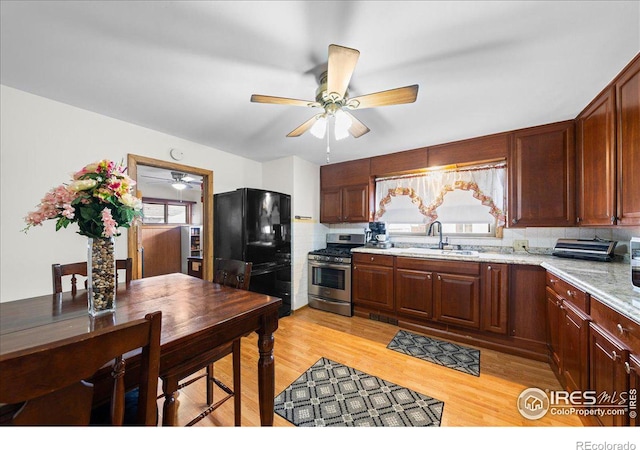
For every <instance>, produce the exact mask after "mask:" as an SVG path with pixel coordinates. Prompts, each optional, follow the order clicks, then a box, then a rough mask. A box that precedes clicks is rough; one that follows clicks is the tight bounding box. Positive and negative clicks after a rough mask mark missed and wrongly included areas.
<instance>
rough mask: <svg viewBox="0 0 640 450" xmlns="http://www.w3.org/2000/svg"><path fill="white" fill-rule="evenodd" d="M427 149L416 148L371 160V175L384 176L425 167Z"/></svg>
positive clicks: (375, 157)
mask: <svg viewBox="0 0 640 450" xmlns="http://www.w3.org/2000/svg"><path fill="white" fill-rule="evenodd" d="M427 165H428V163H427V149H426V148H418V149H415V150H407V151H404V152H397V153H390V154H388V155H381V156H374V157H373V158H371V175H373V176H384V175H392V174H398V173H402V172H410V171H415V170H420V169H424V168H425V167H427Z"/></svg>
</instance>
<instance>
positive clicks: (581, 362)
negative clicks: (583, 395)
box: [560, 302, 589, 391]
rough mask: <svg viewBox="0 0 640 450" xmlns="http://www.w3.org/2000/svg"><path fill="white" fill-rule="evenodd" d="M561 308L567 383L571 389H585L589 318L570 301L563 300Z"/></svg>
mask: <svg viewBox="0 0 640 450" xmlns="http://www.w3.org/2000/svg"><path fill="white" fill-rule="evenodd" d="M560 308H561V309H562V312H563V314H561V316H560V319H561V321H562V324H561V325H562V326H561V334H562V337H561V338H560V342H561V345H562V373H563V375H564V379H565V384H566V386H567V389H568V390H570V391H584V390H586V389H587V386H588V383H587V381H588V378H587V375H588V367H587V362H588V358H589V345H588V344H589V318H588V317H587V316H586V315H585V314H584V313H582V312H581V311H580V310H579V309H578V308H576V307H575V306H573V305H572V304H571V303H570V302H563V303H562V305H561V306H560Z"/></svg>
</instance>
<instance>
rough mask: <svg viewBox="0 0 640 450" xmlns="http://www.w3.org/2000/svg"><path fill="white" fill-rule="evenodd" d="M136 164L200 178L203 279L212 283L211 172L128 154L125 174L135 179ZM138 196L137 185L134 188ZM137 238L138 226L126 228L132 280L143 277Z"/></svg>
mask: <svg viewBox="0 0 640 450" xmlns="http://www.w3.org/2000/svg"><path fill="white" fill-rule="evenodd" d="M138 165H143V166H149V167H155V168H159V169H166V170H175V171H179V172H187V173H191V174H193V175H199V176H201V177H202V231H203V238H202V245H203V254H202V277H203V279H205V280H208V281H212V280H213V171H211V170H206V169H202V168H199V167H192V166H185V165H184V164H177V163H172V162H169V161H163V160H160V159H153V158H148V157H146V156H140V155H134V154H131V153H129V154H128V155H127V166H128V169H127V170H128V173H129V176H130V177H131V178H133V179H134V180H136V182H137V180H138ZM134 192H135V194H136V195H137V193H138V189H137V186H134ZM139 238H140V225H136V226H133V227H131V228H129V230H128V233H127V253H128V256H129V257H130V258H131V259H132V261H133V273H132V278H133V279H138V278H141V277H142V270H141V267H142V259H141V258H140V254H139V249H138V241H139Z"/></svg>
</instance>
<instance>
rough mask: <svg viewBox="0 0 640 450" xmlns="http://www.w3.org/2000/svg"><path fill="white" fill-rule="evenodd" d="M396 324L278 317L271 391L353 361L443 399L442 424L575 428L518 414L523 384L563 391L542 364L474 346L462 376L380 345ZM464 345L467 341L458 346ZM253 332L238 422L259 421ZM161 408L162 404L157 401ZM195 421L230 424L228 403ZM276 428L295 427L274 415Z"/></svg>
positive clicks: (327, 316) (245, 349)
mask: <svg viewBox="0 0 640 450" xmlns="http://www.w3.org/2000/svg"><path fill="white" fill-rule="evenodd" d="M398 330H399V328H398V327H397V326H394V325H389V324H385V323H380V322H376V321H372V320H368V319H362V318H357V317H351V318H348V317H343V316H339V315H337V314H332V313H327V312H323V311H318V310H315V309H312V308H309V307H304V308H301V309H299V310H297V311H295V312H294V313H293V314H292V315H291V316H289V317H285V318H282V319H281V320H280V322H279V328H278V330H277V331H276V333H275V347H274V358H275V367H276V369H275V370H276V372H275V383H276V386H275V391H276V392H275V393H276V394H278V393H280V392H281V391H283V390H284V389H285V388H286V387H287V386H289V384H291V382H293V381H294V380H295V379H297V378H298V377H299V376H300V375H301V374H302V373H303V372H304V371H305V370H307V369H308V368H309V367H310V366H311V365H312V364H313V363H315V362H316V361H317V360H318V359H320V358H321V357H323V356H324V357H326V358H329V359H331V360H333V361H336V362H340V363H342V364H345V365H348V366H351V367H353V368H355V369H358V370H361V371H363V372H366V373H368V374H370V375H375V376H377V377H379V378H382V379H385V380H387V381H390V382H392V383H396V384H398V385H401V386H405V387H407V388H410V389H413V390H414V391H417V392H420V393H423V394H425V395H428V396H431V397H435V398H437V399H439V400H442V401H444V402H445V406H444V413H443V415H442V426H443V427H479V426H483V427H484V426H509V427H514V426H515V427H535V426H544V427H549V426H581V425H582V424H581V422H580V419H579V418H578V417H577V416H575V415H573V416H560V417H558V416H552V415H551V414H547V415H546V416H545V417H544V418H542V419H540V420H536V421H531V420H527V419H524V418H523V417H522V416H521V415H520V413H519V412H518V410H517V408H516V399H517V397H518V395H520V393H521V392H522V391H523V390H524V389H526V388H529V387H538V388H540V389H551V390H559V389H561V386H560V384H559V383H558V381H557V380H556V378H555V376H554V375H553V373H552V371H551V369H550V368H549V365H548V364H546V363H542V362H538V361H531V360H528V359H525V358H521V357H517V356H511V355H507V354H504V353H499V352H496V351H493V350H488V349H484V348H480V350H481V359H480V361H481V363H480V376H479V377H475V376H472V375H468V374H464V373H462V372H458V371H456V370H452V369H448V368H445V367H441V366H438V365H436V364H432V363H429V362H426V361H422V360H420V359H417V358H414V357H410V356H407V355H403V354H401V353H399V352H395V351H393V350H389V349H387V348H386V346H387V344H388V343H389V341H391V339H392V338H393V336H395V334H396V332H397V331H398ZM464 345H466V344H464ZM257 361H258V351H257V335H255V333H254V334H252V335H251V336H249V337H246V338H244V339H243V341H242V426H259V425H260V417H259V413H258V402H257V399H258V391H257V374H256V367H257ZM230 368H231V360H230V357H227V358H225V359H224V360H222V361H220V362H218V363H217V364H216V374H217V376H218V377H219V378H220V379H221V380H223V381H224V382H225V383H227V382H228V383H229V385H231V372H230ZM204 393H205V388H204V381H203V380H200V381H198V382H196V383H193V384H192V385H191V386H188V387H187V388H185V389H183V391H181V393H180V395H179V397H178V401H179V407H178V415H179V417H178V423H179V424H181V425H182V424H186V423H187V422H188V421H189V420H191V418H193V417H195V416H196V415H197V414H198V413H199V412H200V410H201V409H204V408H205V406H206V405H205V403H204V402H205V394H204ZM159 407H160V412H162V405H161V403H159ZM196 426H233V400H229V401H227V402H226V403H225V404H224V405H223V406H222V407H221V408H219V409H218V410H217V411H215V412H214V413H213V414H212V415H210V416H208V417H207V418H205V419H203V420H202V421H200V422H199V423H198V424H197V425H196ZM274 426H277V427H290V426H293V425H291V424H290V423H289V422H287V421H286V420H284V419H283V418H281V417H280V416H278V415H277V414H276V415H275V418H274Z"/></svg>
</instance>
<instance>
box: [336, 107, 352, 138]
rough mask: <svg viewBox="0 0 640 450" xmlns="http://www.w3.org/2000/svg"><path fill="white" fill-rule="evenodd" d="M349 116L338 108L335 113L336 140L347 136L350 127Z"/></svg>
mask: <svg viewBox="0 0 640 450" xmlns="http://www.w3.org/2000/svg"><path fill="white" fill-rule="evenodd" d="M352 123H353V122H352V121H351V117H349V115H348V114H345V112H344V111H343V110H341V109H340V110H338V111H337V112H336V114H335V136H336V140H337V141H339V140H341V139H345V138H347V137H349V128H351V124H352Z"/></svg>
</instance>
